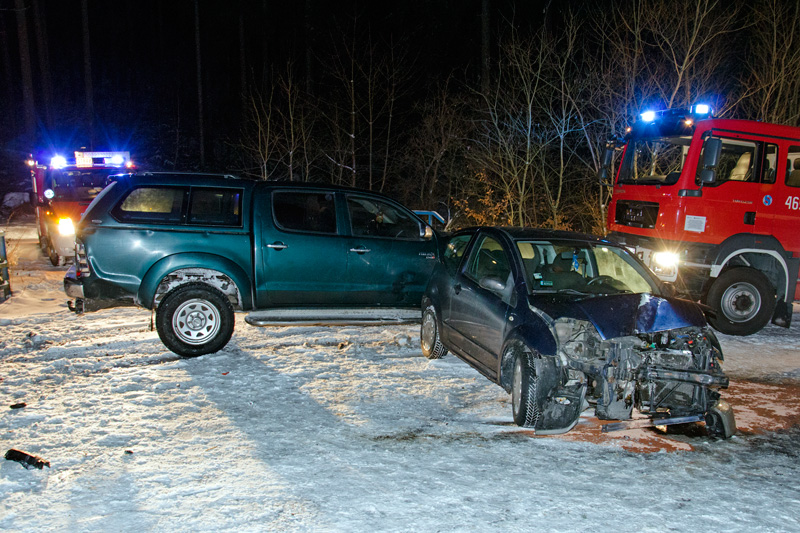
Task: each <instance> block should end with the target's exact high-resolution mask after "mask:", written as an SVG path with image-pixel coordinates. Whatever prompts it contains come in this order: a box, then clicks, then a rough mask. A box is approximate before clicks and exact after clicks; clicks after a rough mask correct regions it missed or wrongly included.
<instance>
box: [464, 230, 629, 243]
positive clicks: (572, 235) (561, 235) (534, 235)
mask: <svg viewBox="0 0 800 533" xmlns="http://www.w3.org/2000/svg"><path fill="white" fill-rule="evenodd" d="M477 230H482V231H486V230H489V231H497V232H501V233H505V234H506V236H507V237H508V238H509V239H511V240H525V239H557V240H574V241H586V242H596V243H604V244H616V243H615V242H613V241H610V240H608V239H604V238H601V237H598V236H596V235H589V234H588V233H580V232H577V231H565V230H555V229H546V228H529V227H520V226H475V227H472V228H466V229H464V230H463V231H464V232H470V231H477Z"/></svg>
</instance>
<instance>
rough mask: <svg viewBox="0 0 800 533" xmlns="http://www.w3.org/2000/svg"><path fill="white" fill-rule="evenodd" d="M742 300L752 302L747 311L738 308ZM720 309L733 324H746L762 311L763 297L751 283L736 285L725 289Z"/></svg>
mask: <svg viewBox="0 0 800 533" xmlns="http://www.w3.org/2000/svg"><path fill="white" fill-rule="evenodd" d="M741 298H747V299H749V300H750V305H749V306H748V307H747V308H746V309H740V308H739V307H738V306H737V303H738V302H739V301H740V299H741ZM720 307H721V308H722V312H723V313H725V316H726V317H727V318H728V319H729V320H730V321H731V322H746V321H748V320H750V319H751V318H753V317H754V316H756V315H757V314H758V311H759V309H761V295H760V294H759V293H758V290H757V289H756V288H755V287H754V286H753V285H751V284H749V283H745V282H741V283H735V284H733V285H731V286H730V287H728V288H727V289H725V292H724V293H723V294H722V303H721V305H720Z"/></svg>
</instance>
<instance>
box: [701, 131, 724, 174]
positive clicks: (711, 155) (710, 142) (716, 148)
mask: <svg viewBox="0 0 800 533" xmlns="http://www.w3.org/2000/svg"><path fill="white" fill-rule="evenodd" d="M721 153H722V139H717V138H716V137H710V138H708V139H706V142H705V144H704V145H703V167H705V168H716V167H717V165H718V164H719V156H720V154H721Z"/></svg>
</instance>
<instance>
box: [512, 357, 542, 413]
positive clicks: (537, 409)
mask: <svg viewBox="0 0 800 533" xmlns="http://www.w3.org/2000/svg"><path fill="white" fill-rule="evenodd" d="M538 396H539V376H538V375H537V374H536V366H535V365H534V360H533V355H532V354H530V353H528V352H527V351H525V350H522V349H519V350H517V354H516V356H515V359H514V375H513V377H512V380H511V410H512V413H513V415H514V423H516V424H517V425H518V426H522V427H536V424H537V422H538V421H539V418H540V417H541V405H540V403H539V399H538Z"/></svg>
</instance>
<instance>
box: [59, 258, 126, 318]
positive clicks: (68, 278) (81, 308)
mask: <svg viewBox="0 0 800 533" xmlns="http://www.w3.org/2000/svg"><path fill="white" fill-rule="evenodd" d="M64 292H65V293H67V296H68V297H70V298H71V300H69V301H67V307H69V310H70V311H73V312H75V313H78V314H81V313H84V312H85V313H91V312H92V311H99V310H101V309H108V308H111V307H129V306H133V305H134V303H133V298H132V297H130V296H128V297H122V296H120V297H119V298H92V297H91V296H89V297H87V295H86V292H85V291H84V285H83V281H82V280H81V279H80V278H79V277H78V275H77V272H76V270H75V265H72V266H71V267H69V270H67V273H66V274H65V275H64ZM92 292H94V291H92Z"/></svg>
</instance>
